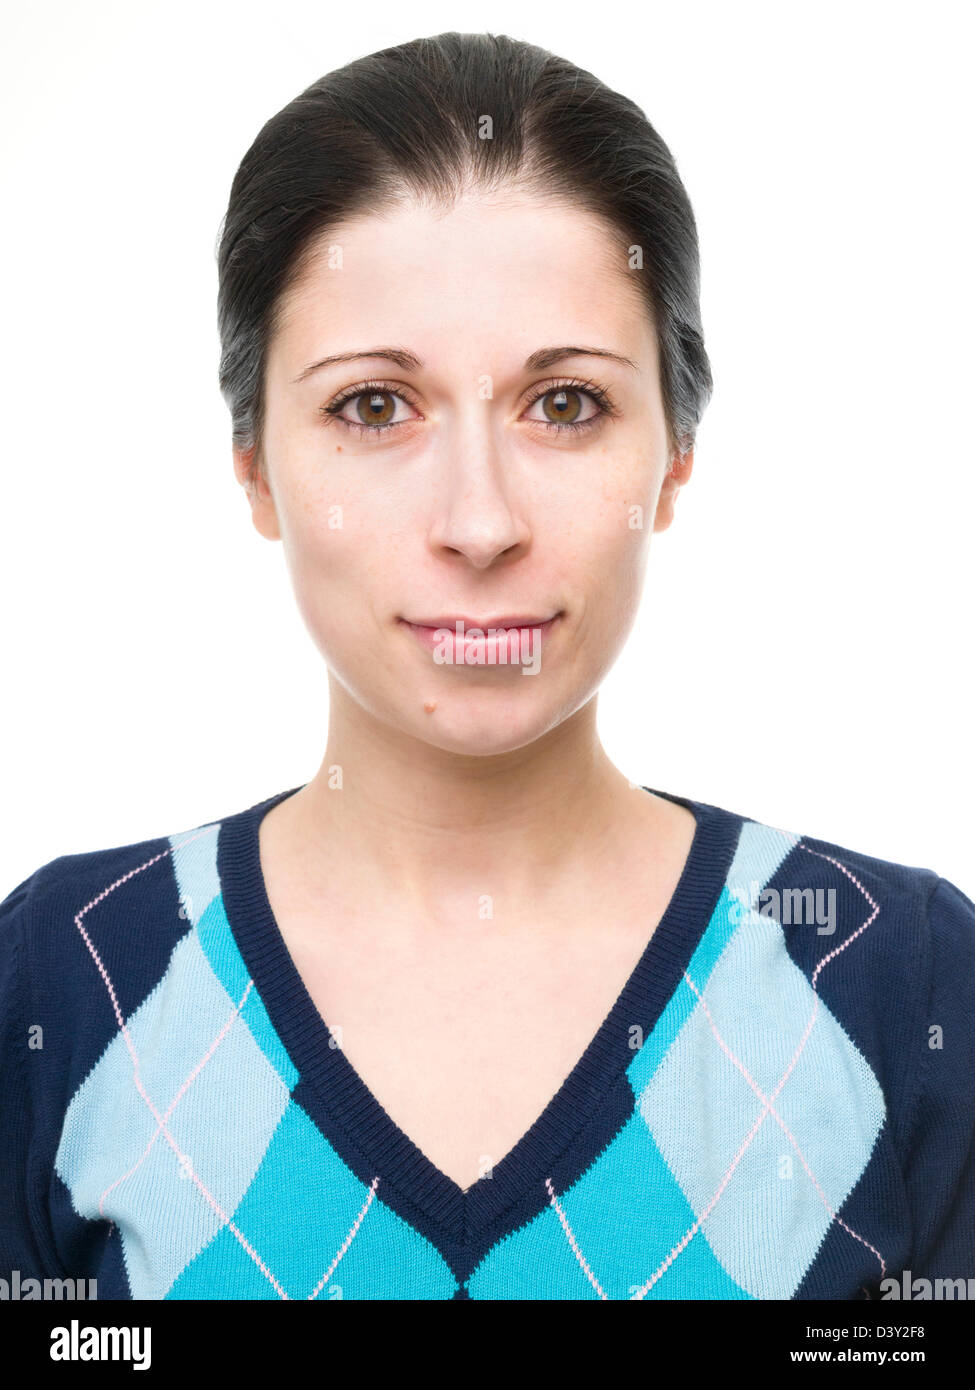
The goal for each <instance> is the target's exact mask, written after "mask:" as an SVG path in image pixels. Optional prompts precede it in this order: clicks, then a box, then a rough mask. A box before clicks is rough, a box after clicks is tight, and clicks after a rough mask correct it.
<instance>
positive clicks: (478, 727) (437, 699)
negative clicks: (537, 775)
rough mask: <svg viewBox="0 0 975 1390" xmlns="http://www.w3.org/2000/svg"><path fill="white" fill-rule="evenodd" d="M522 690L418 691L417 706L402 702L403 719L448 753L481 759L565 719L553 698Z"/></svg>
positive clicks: (521, 745)
mask: <svg viewBox="0 0 975 1390" xmlns="http://www.w3.org/2000/svg"><path fill="white" fill-rule="evenodd" d="M519 679H522V680H531V679H535V678H534V677H530V676H524V677H520V678H519ZM518 694H520V692H518V693H513V694H510V695H508V694H501V692H499V691H497V690H495V691H493V692H487V691H485V692H480V693H479V694H478V695H477V696H472V695H471V694H470V692H457V691H450V690H449V689H445V690H443V691H440V692H437V693H433V692H429V691H426V692H422V693H418V694H417V696H416V699H415V706H414V707H413V708H410V709H405V710H404V709H403V708H402V706H401V709H400V716H401V721H402V723H403V724H404V725H405V727H407V728H408V730H409V732H410V733H411V734H414V735H415V736H416V737H418V738H421V739H422V740H423V741H424V743H428V744H430V745H431V746H432V747H434V748H442V749H443V750H444V752H446V753H458V754H464V755H467V756H469V757H481V758H483V757H491V756H497V755H500V754H503V753H513V752H514V751H515V750H516V749H518V748H524V747H525V746H526V745H527V744H530V743H534V742H535V740H536V739H538V738H541V737H542V735H543V734H545V733H547V732H548V730H549V729H551V728H553V727H554V726H555V725H556V724H558V723H559V721H560V718H561V715H560V712H559V709H558V708H557V707H556V706H555V705H554V704H553V703H552V701H551V700H550V699H549V700H546V701H545V702H544V704H543V703H542V702H541V701H539V700H533V699H531V698H530V697H529V698H528V699H525V697H524V696H522V697H521V699H519V698H518ZM429 705H432V706H433V708H432V709H429V708H427V706H429ZM404 716H405V717H404Z"/></svg>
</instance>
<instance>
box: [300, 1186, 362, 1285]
mask: <svg viewBox="0 0 975 1390" xmlns="http://www.w3.org/2000/svg"><path fill="white" fill-rule="evenodd" d="M378 1186H379V1178H378V1177H375V1178H373V1180H372V1182H371V1183H370V1185H369V1196H368V1197H367V1198H366V1200H365V1202H363V1204H362V1210H361V1211H360V1212H359V1215H358V1216H357V1217H356V1219H355V1221H354V1222H353V1223H352V1227H351V1229H350V1231H349V1234H348V1235H347V1236H346V1237H345V1240H344V1241H343V1242H342V1244H341V1245H340V1246H339V1249H338V1253H337V1254H336V1256H335V1259H334V1260H333V1261H332V1263H331V1264H330V1265H329V1267H328V1269H326V1271H325V1273H324V1274H323V1275H322V1277H321V1279H319V1281H318V1283H317V1284H316V1285H315V1287H314V1288H313V1289H312V1291H311V1293H310V1294H309V1295H308V1297H309V1299H313V1298H317V1297H318V1295H319V1293H320V1292H321V1290H322V1288H323V1287H324V1285H325V1284H327V1283H328V1281H329V1279H330V1278H331V1277H332V1273H333V1271H334V1269H335V1266H336V1265H337V1264H338V1262H339V1260H340V1259H341V1258H342V1256H343V1255H344V1254H345V1252H346V1251H347V1250H348V1248H349V1246H350V1245H351V1244H352V1242H353V1240H354V1239H355V1236H356V1232H357V1231H358V1229H359V1227H360V1226H361V1224H362V1218H363V1217H364V1216H365V1214H366V1212H367V1211H368V1210H369V1208H370V1206H371V1205H372V1199H373V1197H375V1195H376V1188H377V1187H378Z"/></svg>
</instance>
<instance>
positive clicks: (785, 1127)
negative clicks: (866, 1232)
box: [684, 974, 887, 1277]
mask: <svg viewBox="0 0 975 1390" xmlns="http://www.w3.org/2000/svg"><path fill="white" fill-rule="evenodd" d="M684 979H685V980H686V981H687V983H688V984H689V985H690V987H691V989H692V990H693V991H694V993H695V994H696V995H697V997H698V999H699V1000H700V1003H701V1008H702V1009H703V1010H704V1013H705V1015H706V1017H707V1020H708V1023H709V1024H710V1025H711V1032H712V1033H713V1034H714V1036H715V1038H717V1040H718V1042H719V1044H720V1045H721V1047H722V1049H723V1050H724V1052H725V1053H726V1054H727V1056H728V1057H729V1058H730V1059H731V1061H732V1062H733V1063H734V1064H735V1066H736V1067H737V1068H738V1070H739V1071H740V1072H741V1074H742V1076H743V1077H744V1078H745V1080H746V1081H747V1082H748V1084H749V1086H751V1088H752V1090H753V1091H754V1092H755V1094H756V1095H757V1096H758V1098H759V1100H760V1101H762V1103H763V1105H764V1107H765V1110H767V1111H768V1112H769V1114H771V1115H772V1117H773V1119H775V1120H776V1121H777V1122H778V1124H779V1125H780V1126H781V1128H782V1130H783V1132H784V1133H785V1135H786V1137H787V1138H788V1140H789V1142H790V1143H791V1145H792V1147H793V1148H794V1149H795V1151H796V1153H797V1154H798V1155H799V1161H800V1162H801V1164H802V1166H803V1168H805V1170H806V1172H807V1173H808V1174H809V1178H810V1181H811V1182H812V1184H813V1186H814V1187H815V1189H816V1191H817V1192H818V1194H819V1196H820V1199H821V1200H822V1203H823V1206H824V1207H825V1208H826V1210H827V1211H828V1212H829V1214H830V1218H831V1220H833V1221H836V1222H837V1223H838V1224H839V1225H840V1226H842V1227H843V1229H844V1230H845V1231H848V1232H849V1233H850V1235H851V1236H853V1238H854V1240H858V1241H859V1242H860V1244H861V1245H864V1246H866V1248H867V1249H868V1250H870V1251H871V1252H872V1253H873V1254H874V1255H876V1256H877V1259H878V1260H879V1261H880V1273H881V1277H883V1276H884V1275H885V1274H886V1273H887V1266H886V1264H885V1263H884V1257H883V1255H881V1253H880V1251H879V1250H877V1249H876V1248H875V1247H874V1246H872V1245H871V1244H870V1242H869V1241H868V1240H864V1238H863V1237H862V1236H860V1235H858V1234H857V1232H856V1231H855V1230H854V1229H853V1227H852V1226H848V1225H847V1224H846V1222H845V1221H844V1220H843V1218H842V1217H841V1216H838V1215H837V1213H836V1212H835V1211H834V1210H833V1208H832V1207H831V1206H830V1204H829V1200H828V1199H827V1196H826V1193H825V1192H824V1191H823V1189H822V1187H821V1186H820V1184H819V1183H818V1181H817V1180H816V1175H815V1173H814V1172H813V1170H812V1169H811V1168H810V1166H809V1164H808V1163H807V1162H806V1158H805V1155H804V1154H803V1152H802V1149H801V1148H800V1147H799V1143H798V1141H797V1140H796V1137H795V1135H794V1134H793V1133H792V1131H791V1130H790V1129H789V1126H788V1125H787V1124H786V1122H785V1120H783V1118H782V1116H781V1115H780V1114H779V1112H778V1111H777V1110H776V1108H775V1106H774V1105H773V1104H772V1102H771V1100H767V1099H766V1097H765V1096H764V1095H763V1094H762V1090H761V1088H760V1087H759V1085H758V1083H757V1082H756V1081H754V1080H753V1079H752V1077H751V1076H750V1075H749V1074H748V1071H747V1069H746V1067H745V1066H744V1065H743V1063H742V1062H741V1061H740V1060H739V1058H738V1057H736V1056H735V1054H734V1052H733V1051H732V1050H731V1048H730V1047H729V1046H728V1044H727V1043H726V1042H725V1040H724V1038H723V1037H722V1036H721V1034H720V1033H719V1032H718V1029H717V1027H716V1025H715V1022H714V1019H713V1017H712V1016H711V1011H710V1009H709V1008H708V1006H707V1004H705V1002H704V998H703V996H702V995H701V993H700V992H699V990H698V988H697V986H696V985H695V984H694V981H693V980H692V979H691V977H690V976H689V975H687V974H685V976H684ZM762 1118H763V1119H764V1111H763V1116H762Z"/></svg>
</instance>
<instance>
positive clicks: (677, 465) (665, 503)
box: [653, 449, 694, 531]
mask: <svg viewBox="0 0 975 1390" xmlns="http://www.w3.org/2000/svg"><path fill="white" fill-rule="evenodd" d="M693 467H694V450H693V449H688V451H687V453H686V454H674V456H673V458H672V459H671V461H670V467H669V469H668V470H667V472H666V474H665V476H664V480H663V484H662V486H661V488H660V496H659V497H658V498H657V511H656V514H655V516H654V518H653V529H654V530H655V531H666V529H667V527H668V526H669V525H670V523H671V522H672V521H673V519H674V507H675V505H676V503H677V495H678V493H679V492H680V490H681V488H682V487H683V486H684V484H685V483H686V482H687V481H688V480H689V478H690V476H691V470H692V469H693Z"/></svg>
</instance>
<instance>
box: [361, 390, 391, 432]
mask: <svg viewBox="0 0 975 1390" xmlns="http://www.w3.org/2000/svg"><path fill="white" fill-rule="evenodd" d="M355 410H356V414H357V415H358V417H359V419H360V420H361V421H362V423H363V424H364V425H385V424H388V422H389V421H390V420H391V419H392V418H393V416H394V415H395V414H396V397H395V396H394V395H393V394H392V392H391V391H363V393H362V394H361V395H360V396H359V397H358V398H357V400H356V407H355Z"/></svg>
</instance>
